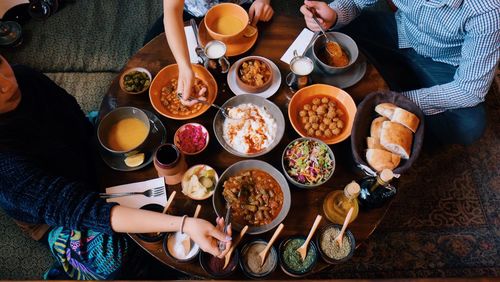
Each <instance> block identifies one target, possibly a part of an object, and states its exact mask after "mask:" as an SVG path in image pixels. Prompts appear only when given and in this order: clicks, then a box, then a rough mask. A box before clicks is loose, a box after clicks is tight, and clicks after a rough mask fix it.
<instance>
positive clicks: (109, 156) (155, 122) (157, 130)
mask: <svg viewBox="0 0 500 282" xmlns="http://www.w3.org/2000/svg"><path fill="white" fill-rule="evenodd" d="M142 111H144V113H146V115H147V116H148V118H149V120H150V124H151V132H150V135H149V137H148V140H147V141H146V142H145V144H144V147H143V153H144V154H145V156H144V162H143V163H142V164H141V165H139V166H136V167H130V166H127V165H126V164H125V157H124V156H120V155H117V154H114V153H111V152H109V151H108V150H106V149H105V148H103V147H102V146H99V153H100V155H101V157H102V159H103V160H104V162H105V163H106V164H107V165H108V166H109V167H111V168H112V169H114V170H119V171H134V170H138V169H141V168H143V167H145V166H147V165H149V164H150V163H151V162H152V161H153V153H154V151H155V149H156V147H157V146H158V145H160V144H162V143H165V141H166V138H167V130H166V129H165V126H163V123H162V122H161V120H160V119H158V117H156V115H155V114H153V113H152V112H150V111H147V110H144V109H143V110H142Z"/></svg>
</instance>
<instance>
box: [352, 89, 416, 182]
mask: <svg viewBox="0 0 500 282" xmlns="http://www.w3.org/2000/svg"><path fill="white" fill-rule="evenodd" d="M380 103H392V104H394V105H396V106H398V107H400V108H403V109H405V110H407V111H410V112H412V113H414V114H415V115H417V117H418V118H419V119H420V125H419V127H418V129H417V131H416V132H415V134H414V135H413V144H412V148H411V155H410V158H409V159H408V160H404V159H401V162H400V164H399V165H398V167H396V168H395V169H394V173H396V174H402V173H404V172H405V171H407V170H408V169H409V168H410V167H411V166H412V164H413V162H415V160H416V159H417V158H418V155H419V154H420V150H421V149H422V144H423V141H424V114H423V112H422V110H421V109H420V108H419V107H418V106H417V105H416V104H415V103H414V102H412V101H411V100H410V99H408V98H406V97H405V96H403V95H402V94H400V93H397V92H392V91H380V92H373V93H370V94H369V95H368V96H366V97H365V98H364V100H363V101H362V102H361V103H360V104H359V105H358V110H357V112H356V116H355V117H354V125H353V127H352V133H351V148H352V154H353V158H354V161H355V162H356V163H357V164H361V165H365V166H367V167H370V166H369V165H368V163H367V161H366V149H367V145H366V137H368V136H370V125H371V122H372V120H373V119H374V118H376V117H377V116H379V115H378V114H377V113H376V112H375V106H377V105H378V104H380Z"/></svg>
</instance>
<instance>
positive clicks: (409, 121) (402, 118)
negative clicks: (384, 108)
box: [391, 108, 420, 133]
mask: <svg viewBox="0 0 500 282" xmlns="http://www.w3.org/2000/svg"><path fill="white" fill-rule="evenodd" d="M391 121H392V122H397V123H400V124H402V125H404V126H406V127H407V128H408V129H410V130H411V131H412V132H413V133H415V132H416V131H417V128H418V124H419V123H420V119H419V118H418V117H417V116H416V115H414V114H413V113H411V112H409V111H407V110H405V109H401V108H396V109H395V110H394V114H393V115H392V118H391Z"/></svg>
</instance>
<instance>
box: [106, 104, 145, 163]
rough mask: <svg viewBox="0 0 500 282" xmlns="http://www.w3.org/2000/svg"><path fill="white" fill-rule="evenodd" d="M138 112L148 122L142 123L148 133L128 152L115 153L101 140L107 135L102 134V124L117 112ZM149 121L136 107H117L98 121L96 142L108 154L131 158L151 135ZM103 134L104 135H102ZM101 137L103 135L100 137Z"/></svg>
mask: <svg viewBox="0 0 500 282" xmlns="http://www.w3.org/2000/svg"><path fill="white" fill-rule="evenodd" d="M134 110H135V111H138V112H140V113H141V115H142V114H143V115H144V116H145V117H146V119H147V120H148V123H147V124H146V123H144V125H145V126H146V127H147V131H148V134H147V135H146V137H145V138H144V140H142V142H141V143H140V144H139V145H137V146H135V147H134V148H132V149H130V150H124V151H117V150H114V149H111V148H110V147H108V146H107V144H106V143H107V142H105V141H104V140H103V138H104V137H106V136H107V135H106V134H104V133H102V130H104V129H103V122H104V121H105V120H106V119H109V118H110V116H111V115H113V114H116V112H118V111H134ZM151 122H152V121H151V119H150V118H149V117H148V115H147V114H146V112H145V111H144V110H142V109H140V108H138V107H133V106H124V107H117V108H114V109H113V110H111V111H109V112H108V113H107V114H106V115H105V116H104V117H103V118H102V119H101V120H100V121H99V124H98V125H97V131H96V132H97V133H96V135H97V141H98V142H99V144H100V145H101V146H102V147H103V148H104V149H105V150H107V151H108V152H110V153H112V154H116V155H120V154H122V155H124V156H131V155H135V154H137V153H139V152H140V150H139V149H140V148H142V147H143V145H144V144H146V141H147V140H148V138H149V136H150V134H151ZM103 134H104V135H103ZM101 135H103V136H102V137H101Z"/></svg>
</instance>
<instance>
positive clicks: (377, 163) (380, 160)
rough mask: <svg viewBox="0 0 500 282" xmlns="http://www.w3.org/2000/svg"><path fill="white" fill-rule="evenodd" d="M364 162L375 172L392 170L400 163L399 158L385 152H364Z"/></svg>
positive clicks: (371, 150)
mask: <svg viewBox="0 0 500 282" xmlns="http://www.w3.org/2000/svg"><path fill="white" fill-rule="evenodd" d="M366 161H367V162H368V164H369V165H370V166H371V167H372V168H373V169H375V170H376V171H382V170H384V169H390V170H394V169H395V168H396V167H397V166H398V165H399V162H400V161H401V157H400V156H398V155H396V154H393V153H391V152H389V151H386V150H381V149H368V150H366Z"/></svg>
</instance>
